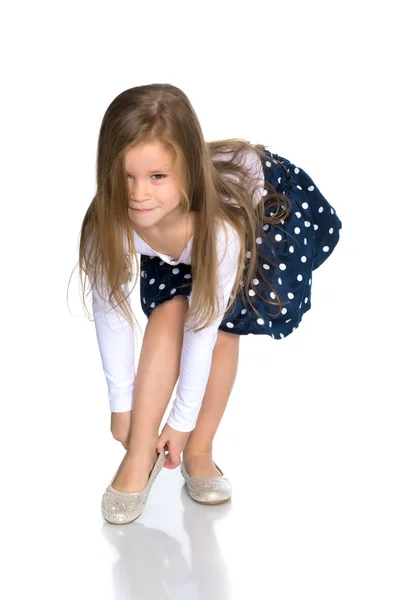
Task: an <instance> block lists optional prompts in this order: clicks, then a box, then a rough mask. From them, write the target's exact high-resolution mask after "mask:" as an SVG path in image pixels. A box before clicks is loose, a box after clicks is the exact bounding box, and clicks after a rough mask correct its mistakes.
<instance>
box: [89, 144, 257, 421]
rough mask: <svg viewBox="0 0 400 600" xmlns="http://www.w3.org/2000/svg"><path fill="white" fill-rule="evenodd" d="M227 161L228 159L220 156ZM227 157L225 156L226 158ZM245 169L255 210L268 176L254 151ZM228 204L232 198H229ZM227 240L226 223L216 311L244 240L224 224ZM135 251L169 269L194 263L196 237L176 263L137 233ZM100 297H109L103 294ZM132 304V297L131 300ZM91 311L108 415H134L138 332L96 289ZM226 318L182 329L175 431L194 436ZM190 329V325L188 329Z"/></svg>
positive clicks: (229, 288)
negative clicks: (254, 185) (254, 183)
mask: <svg viewBox="0 0 400 600" xmlns="http://www.w3.org/2000/svg"><path fill="white" fill-rule="evenodd" d="M221 156H222V158H224V155H221ZM225 156H226V155H225ZM241 162H242V164H245V165H246V167H247V168H248V169H249V170H250V172H251V173H252V175H254V177H256V178H257V181H258V183H259V185H258V186H257V191H256V193H255V195H254V197H253V205H254V206H255V205H256V204H257V203H258V202H259V201H260V199H261V197H262V190H263V187H264V175H263V170H262V164H261V161H260V159H259V157H258V155H257V154H256V153H255V152H250V151H249V152H247V153H245V154H244V155H243V156H242V158H241ZM225 200H226V201H228V202H234V201H233V199H229V198H225ZM225 226H226V229H227V233H228V235H227V237H226V236H225V231H224V227H223V225H222V223H221V224H220V226H219V228H218V230H217V257H218V263H217V264H218V268H217V284H218V285H217V293H218V306H219V308H218V310H219V311H221V310H223V308H224V307H226V306H227V304H228V301H229V296H230V294H231V292H232V288H233V284H234V281H235V276H236V272H237V268H238V257H239V250H240V240H239V237H238V235H237V233H236V230H235V229H234V228H233V227H232V226H231V225H230V224H229V223H226V224H225ZM133 233H134V243H135V248H136V252H137V253H138V254H144V255H147V256H158V257H159V258H160V259H161V260H163V261H165V262H166V263H169V264H171V265H178V264H179V263H184V264H187V265H190V264H191V249H192V242H193V236H192V237H191V238H190V240H189V241H188V243H187V245H186V247H185V249H184V250H183V252H182V255H181V256H180V257H179V259H177V260H174V258H173V257H172V256H169V255H167V254H162V253H161V252H156V251H155V250H154V249H153V248H151V247H150V246H148V244H147V243H146V242H145V241H144V240H143V239H142V238H141V237H140V236H139V235H138V234H137V233H136V232H135V231H134V232H133ZM195 285H196V283H195V282H193V284H192V291H191V293H190V295H189V298H188V300H189V306H190V305H191V300H192V296H193V293H194V288H195ZM123 287H124V292H125V294H127V293H128V291H129V289H128V283H126V284H124V286H123ZM102 295H103V296H105V297H107V295H106V294H105V293H104V291H103V292H102ZM128 302H129V305H131V303H130V296H129V297H128ZM92 309H93V317H94V321H95V327H96V335H97V341H98V346H99V350H100V355H101V360H102V365H103V371H104V374H105V377H106V381H107V387H108V397H109V405H110V410H111V411H112V412H125V411H128V410H131V408H132V402H133V398H134V385H135V376H136V374H135V350H134V332H133V330H132V328H131V326H130V325H129V323H128V322H127V321H126V319H124V318H123V317H122V316H121V315H120V314H117V312H116V311H115V309H113V308H111V305H110V304H109V303H107V302H105V301H103V300H102V299H101V298H100V296H99V295H98V293H97V290H96V289H95V288H93V292H92ZM222 319H223V314H221V315H220V317H218V318H217V319H216V320H215V321H214V322H213V323H212V324H211V325H209V326H208V327H206V328H204V329H203V330H201V331H199V332H196V333H194V332H193V331H187V330H186V327H185V329H184V335H183V345H182V353H181V362H180V374H179V380H178V387H177V393H176V398H175V401H174V403H173V406H172V409H171V412H170V414H169V417H168V419H167V423H168V425H170V426H171V427H172V428H173V429H176V430H177V431H185V432H189V431H192V430H193V429H194V428H195V426H196V422H197V418H198V415H199V412H200V409H201V405H202V401H203V397H204V393H205V390H206V387H207V382H208V378H209V375H210V370H211V362H212V354H213V350H214V346H215V343H216V340H217V336H218V328H219V326H220V324H221V321H222ZM185 325H186V324H185Z"/></svg>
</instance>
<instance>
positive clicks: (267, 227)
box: [263, 223, 269, 231]
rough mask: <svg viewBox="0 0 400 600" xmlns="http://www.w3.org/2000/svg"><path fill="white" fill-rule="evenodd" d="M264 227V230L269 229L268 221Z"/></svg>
mask: <svg viewBox="0 0 400 600" xmlns="http://www.w3.org/2000/svg"><path fill="white" fill-rule="evenodd" d="M263 229H264V231H267V229H269V225H268V223H267V224H266V225H264V227H263Z"/></svg>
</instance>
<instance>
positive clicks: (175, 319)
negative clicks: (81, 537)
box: [113, 295, 189, 492]
mask: <svg viewBox="0 0 400 600" xmlns="http://www.w3.org/2000/svg"><path fill="white" fill-rule="evenodd" d="M188 307H189V305H188V301H187V298H186V296H182V295H181V296H176V297H175V298H174V299H173V300H169V301H167V302H163V303H162V304H160V305H159V306H157V307H156V308H155V309H154V310H153V311H152V313H151V315H150V317H149V320H148V322H147V326H146V330H145V334H144V337H143V344H142V350H141V353H140V358H139V363H138V371H137V374H136V380H135V387H134V394H133V402H132V418H131V429H130V436H129V446H128V451H127V453H126V454H125V456H124V459H123V461H122V463H121V467H120V469H119V472H118V475H117V476H116V478H115V480H114V483H113V487H114V488H115V489H116V490H119V491H121V492H136V491H140V490H142V489H143V488H144V487H145V486H146V484H147V481H148V478H149V473H150V472H151V470H152V468H153V465H154V463H155V461H156V459H157V456H158V454H157V452H156V447H157V444H158V439H159V433H158V431H159V428H160V424H161V420H162V418H163V415H164V412H165V410H166V408H167V406H168V403H169V401H170V399H171V395H172V392H173V390H174V387H175V385H176V382H177V380H178V377H179V371H180V360H181V353H182V344H183V334H184V324H185V318H186V313H187V310H188Z"/></svg>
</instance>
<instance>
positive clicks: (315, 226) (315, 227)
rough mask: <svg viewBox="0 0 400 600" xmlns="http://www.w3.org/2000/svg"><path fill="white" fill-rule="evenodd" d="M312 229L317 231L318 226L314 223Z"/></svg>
mask: <svg viewBox="0 0 400 600" xmlns="http://www.w3.org/2000/svg"><path fill="white" fill-rule="evenodd" d="M314 229H315V231H317V229H318V225H317V224H316V223H314Z"/></svg>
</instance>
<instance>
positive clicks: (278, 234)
mask: <svg viewBox="0 0 400 600" xmlns="http://www.w3.org/2000/svg"><path fill="white" fill-rule="evenodd" d="M275 239H276V241H277V242H280V241H281V239H282V236H281V234H280V233H277V234H276V236H275Z"/></svg>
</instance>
